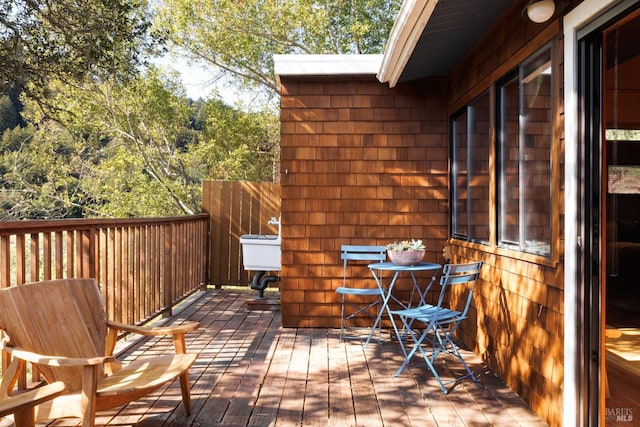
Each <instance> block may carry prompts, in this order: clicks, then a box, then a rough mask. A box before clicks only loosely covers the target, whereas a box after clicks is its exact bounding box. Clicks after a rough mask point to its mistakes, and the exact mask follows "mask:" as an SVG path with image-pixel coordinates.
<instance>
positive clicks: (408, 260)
mask: <svg viewBox="0 0 640 427" xmlns="http://www.w3.org/2000/svg"><path fill="white" fill-rule="evenodd" d="M424 252H425V246H424V245H423V244H422V240H416V239H411V240H400V241H398V242H393V243H389V244H388V245H387V255H388V256H389V260H390V261H391V262H392V263H394V264H396V265H415V264H418V263H419V262H421V261H422V259H423V258H424Z"/></svg>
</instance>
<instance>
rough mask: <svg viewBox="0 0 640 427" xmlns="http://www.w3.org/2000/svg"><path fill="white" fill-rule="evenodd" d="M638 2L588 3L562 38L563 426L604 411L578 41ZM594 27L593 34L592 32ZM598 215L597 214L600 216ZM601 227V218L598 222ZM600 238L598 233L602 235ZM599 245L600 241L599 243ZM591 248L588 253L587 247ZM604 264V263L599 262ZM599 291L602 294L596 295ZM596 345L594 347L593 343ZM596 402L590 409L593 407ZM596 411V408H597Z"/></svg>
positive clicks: (592, 421) (567, 23) (589, 421)
mask: <svg viewBox="0 0 640 427" xmlns="http://www.w3.org/2000/svg"><path fill="white" fill-rule="evenodd" d="M635 2H636V1H624V0H622V1H621V0H585V1H583V2H582V3H580V4H579V5H578V6H577V7H576V8H574V9H573V10H572V11H571V12H569V13H568V14H567V15H566V16H565V17H564V21H563V32H564V110H565V125H564V126H565V128H564V132H565V182H564V189H565V224H564V226H565V234H564V238H565V263H564V268H565V275H564V285H565V286H564V316H565V317H564V392H563V425H564V426H576V427H581V426H587V425H597V423H598V418H599V416H598V414H599V411H600V409H601V408H600V400H599V399H598V396H596V394H598V392H599V384H598V383H599V381H597V382H596V384H595V387H594V386H593V385H590V384H589V378H590V377H591V378H592V380H593V378H599V375H596V374H595V372H594V366H595V367H597V366H599V363H600V362H599V359H600V358H601V357H603V356H602V355H600V351H599V350H598V351H595V352H594V348H595V347H594V346H597V347H598V348H599V347H600V345H601V342H600V341H601V340H602V338H601V336H600V330H599V328H596V329H598V330H597V331H593V330H592V325H593V323H592V322H593V320H594V319H595V318H599V316H598V315H592V314H591V307H592V305H593V304H594V302H597V301H599V297H598V296H595V298H596V301H594V295H593V293H591V292H589V289H590V287H589V284H590V283H591V282H590V281H591V277H590V273H591V272H590V271H589V270H590V268H589V263H590V262H591V256H592V254H593V250H598V249H597V248H593V247H591V243H594V242H591V236H590V230H589V229H588V227H590V225H591V219H590V217H589V215H591V214H592V212H591V211H590V209H588V208H587V205H586V203H585V201H588V200H589V198H590V197H591V194H590V192H591V190H592V189H591V188H587V186H586V184H585V182H584V181H583V179H582V175H583V173H584V169H581V166H582V165H583V163H582V162H583V160H584V159H585V157H586V158H587V159H591V158H592V157H593V156H596V157H598V161H599V160H600V154H597V153H596V154H593V152H591V153H585V150H586V149H589V146H585V145H583V144H582V142H583V141H582V138H581V137H582V134H583V129H582V128H584V123H581V119H582V117H583V114H582V112H581V111H580V110H579V108H582V105H581V100H580V99H579V93H580V90H579V83H580V76H579V74H578V73H580V72H581V69H580V63H579V49H580V48H581V45H580V40H581V38H582V37H585V36H586V35H588V34H589V31H593V30H595V29H596V28H595V27H597V25H596V23H597V22H598V21H600V20H601V19H602V17H603V16H605V15H610V14H611V13H614V14H617V13H619V12H622V11H623V10H624V9H626V8H627V7H629V6H630V5H631V4H633V3H635ZM591 27H593V28H591ZM598 215H599V213H598ZM597 222H600V218H598V219H597ZM598 233H599V232H598ZM595 238H596V239H597V242H595V243H598V244H599V241H600V239H599V235H598V236H596V237H595ZM587 245H589V247H588V248H586V247H585V246H587ZM601 264H602V262H601ZM596 290H597V291H599V287H598V289H596ZM594 340H596V342H594ZM590 401H591V402H594V401H595V402H598V404H597V405H589V402H590ZM594 406H595V408H594Z"/></svg>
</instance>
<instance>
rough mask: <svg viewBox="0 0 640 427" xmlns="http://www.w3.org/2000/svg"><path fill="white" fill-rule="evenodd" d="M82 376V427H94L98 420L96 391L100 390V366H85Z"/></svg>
mask: <svg viewBox="0 0 640 427" xmlns="http://www.w3.org/2000/svg"><path fill="white" fill-rule="evenodd" d="M83 371H84V372H83V375H82V398H81V400H80V411H81V413H82V427H94V425H95V418H96V390H97V388H98V366H96V365H94V366H85V367H84V369H83Z"/></svg>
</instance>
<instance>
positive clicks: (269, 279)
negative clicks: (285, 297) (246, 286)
mask: <svg viewBox="0 0 640 427" xmlns="http://www.w3.org/2000/svg"><path fill="white" fill-rule="evenodd" d="M265 273H266V271H256V272H255V274H254V275H253V280H252V281H251V285H250V286H251V289H255V290H257V291H258V298H260V299H263V298H264V290H265V289H267V286H269V283H273V282H277V281H278V280H280V278H279V277H275V276H266V277H262V276H264V275H265Z"/></svg>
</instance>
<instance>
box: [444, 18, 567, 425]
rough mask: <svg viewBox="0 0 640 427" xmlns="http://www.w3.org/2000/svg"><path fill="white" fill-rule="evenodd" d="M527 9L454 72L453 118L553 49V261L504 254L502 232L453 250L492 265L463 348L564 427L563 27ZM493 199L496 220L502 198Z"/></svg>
mask: <svg viewBox="0 0 640 427" xmlns="http://www.w3.org/2000/svg"><path fill="white" fill-rule="evenodd" d="M520 10H521V8H519V7H514V8H513V9H512V10H511V11H510V13H509V14H507V16H506V17H504V18H503V20H502V21H500V22H499V23H498V24H497V25H496V26H495V27H494V29H493V30H492V31H491V32H489V33H487V34H486V35H485V37H484V38H483V39H482V40H481V41H480V43H479V44H478V45H477V47H476V49H474V51H473V52H472V53H471V54H470V55H468V56H467V57H466V58H465V59H464V60H463V61H462V62H461V63H460V64H458V65H457V66H456V68H455V69H454V70H453V71H452V73H451V80H450V85H451V86H450V87H451V90H450V99H449V103H448V106H449V114H453V113H455V111H457V110H459V109H460V108H461V107H462V106H464V105H465V104H466V103H468V102H469V101H470V100H472V99H473V98H474V97H476V96H478V94H480V93H482V92H484V91H486V90H487V89H489V90H490V91H491V90H493V89H494V87H495V84H496V82H497V81H498V80H499V79H500V78H501V77H503V76H504V75H505V74H506V73H507V72H509V71H510V70H512V69H513V68H514V67H516V66H517V65H518V64H520V63H521V62H522V61H523V60H525V59H526V58H528V57H529V56H531V55H532V54H533V53H534V52H536V51H537V50H539V49H540V48H542V47H543V46H546V45H551V52H552V57H553V65H554V69H553V78H552V88H551V93H550V95H551V100H550V102H551V103H552V104H551V105H552V106H553V130H552V153H551V155H552V159H551V161H552V198H551V200H552V222H551V226H552V250H551V257H550V258H545V257H539V256H533V255H529V254H524V253H520V252H516V251H509V250H505V249H502V248H499V247H497V245H496V244H495V243H496V230H495V226H493V227H492V231H491V233H490V235H491V236H492V237H491V239H490V240H491V244H489V245H480V244H473V243H469V242H463V241H459V240H456V239H452V240H451V241H450V244H451V252H452V260H453V261H454V262H464V261H471V260H476V259H483V260H484V261H485V266H484V272H483V273H484V274H485V278H486V279H487V280H483V281H482V282H481V283H480V284H479V286H478V287H477V288H476V289H477V291H476V297H475V299H474V307H473V309H474V310H473V315H472V321H471V322H467V323H466V324H464V325H463V326H464V329H463V330H462V331H461V335H462V339H463V341H464V342H465V343H466V344H467V345H469V346H472V347H473V348H474V349H475V352H476V353H477V354H480V355H482V356H483V357H484V359H485V360H487V362H488V365H489V366H490V367H491V368H492V369H493V370H494V371H495V372H496V373H497V374H498V375H499V376H500V378H502V379H503V380H504V381H505V382H506V383H507V384H508V385H509V386H510V387H511V388H512V389H514V390H515V391H516V392H517V393H518V394H520V395H521V396H522V397H523V398H524V399H525V400H526V401H527V402H528V403H529V404H530V405H531V407H532V409H533V410H534V411H536V412H537V413H538V414H539V415H541V416H542V417H543V418H545V419H546V421H547V422H548V423H549V424H550V425H552V426H559V425H561V423H562V384H563V379H564V370H563V357H564V354H563V345H564V333H563V332H564V304H563V301H564V269H563V256H562V254H563V252H564V241H563V233H564V230H563V227H562V225H563V223H564V222H563V217H564V192H563V182H564V173H563V170H564V168H563V159H564V134H563V127H564V123H563V116H564V110H563V104H562V93H563V91H562V85H563V80H562V75H563V58H562V48H563V44H562V30H561V28H562V27H561V22H560V20H555V21H552V22H550V23H549V24H546V25H542V26H541V25H536V24H533V23H531V22H529V21H527V20H525V19H523V17H522V15H521V14H520ZM494 153H495V151H494ZM493 163H494V164H495V162H493ZM494 179H495V178H494ZM493 188H495V185H494V186H493ZM493 200H494V202H492V206H494V207H493V208H492V210H493V213H492V217H493V218H495V210H496V208H495V196H493ZM495 222H496V221H495V220H494V221H492V223H493V224H495Z"/></svg>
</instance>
